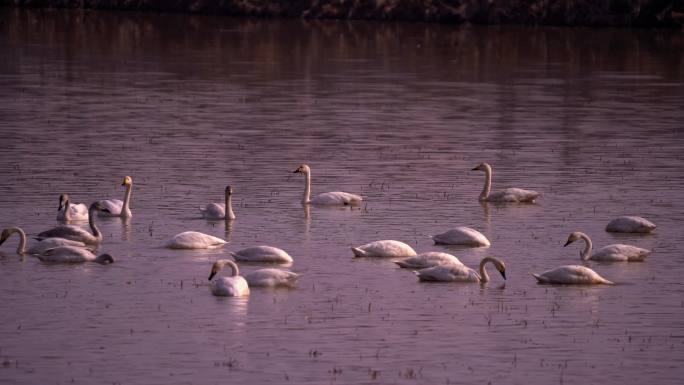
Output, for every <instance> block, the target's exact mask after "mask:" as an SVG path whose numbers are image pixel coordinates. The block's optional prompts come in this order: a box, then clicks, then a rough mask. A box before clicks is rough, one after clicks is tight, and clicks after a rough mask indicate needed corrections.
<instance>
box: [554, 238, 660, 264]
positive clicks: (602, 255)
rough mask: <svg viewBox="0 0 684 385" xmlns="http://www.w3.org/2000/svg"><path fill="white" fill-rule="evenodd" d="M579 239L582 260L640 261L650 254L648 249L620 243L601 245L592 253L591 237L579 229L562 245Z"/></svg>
mask: <svg viewBox="0 0 684 385" xmlns="http://www.w3.org/2000/svg"><path fill="white" fill-rule="evenodd" d="M580 239H581V240H583V241H584V243H585V247H584V250H582V251H581V252H580V258H582V260H583V261H586V260H589V259H591V260H592V261H604V262H641V261H643V260H644V258H646V257H647V256H648V255H649V254H651V251H650V250H646V249H642V248H641V247H636V246H630V245H622V244H614V245H608V246H603V247H602V248H600V249H598V250H596V252H594V253H593V254H592V253H591V248H592V243H591V238H589V236H588V235H587V234H585V233H583V232H581V231H575V232H573V233H571V234H570V236H569V237H568V241H567V242H565V245H563V247H565V246H567V245H569V244H571V243H573V242H575V241H577V240H580Z"/></svg>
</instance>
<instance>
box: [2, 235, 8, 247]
mask: <svg viewBox="0 0 684 385" xmlns="http://www.w3.org/2000/svg"><path fill="white" fill-rule="evenodd" d="M6 240H7V237H6V236H5V234H2V237H0V245H2V244H3V243H5V241H6Z"/></svg>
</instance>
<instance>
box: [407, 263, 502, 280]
mask: <svg viewBox="0 0 684 385" xmlns="http://www.w3.org/2000/svg"><path fill="white" fill-rule="evenodd" d="M488 263H491V264H493V265H494V267H496V270H497V271H498V272H499V273H500V274H501V276H502V277H503V279H506V265H504V263H503V262H502V261H501V260H500V259H498V258H496V257H484V258H482V261H481V262H480V266H479V272H477V271H475V270H473V269H471V268H469V267H468V266H466V265H463V264H456V263H450V264H444V265H437V266H434V267H429V268H427V269H422V270H418V271H416V272H415V273H416V275H417V276H418V279H419V280H421V281H428V282H475V283H486V282H489V281H490V278H489V275H488V274H487V270H485V265H486V264H488Z"/></svg>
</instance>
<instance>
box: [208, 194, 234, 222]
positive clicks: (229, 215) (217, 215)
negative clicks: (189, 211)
mask: <svg viewBox="0 0 684 385" xmlns="http://www.w3.org/2000/svg"><path fill="white" fill-rule="evenodd" d="M232 195H233V188H232V187H231V186H226V195H225V203H209V204H207V205H206V206H205V207H200V212H201V213H202V218H204V219H209V220H217V219H231V220H232V219H235V213H234V212H233V205H232V199H231V197H232ZM226 208H228V210H227V212H226Z"/></svg>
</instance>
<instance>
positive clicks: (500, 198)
mask: <svg viewBox="0 0 684 385" xmlns="http://www.w3.org/2000/svg"><path fill="white" fill-rule="evenodd" d="M475 170H479V171H484V173H485V184H484V188H483V189H482V192H481V193H480V201H487V202H526V203H531V202H534V200H535V199H537V197H538V196H539V195H540V194H539V193H538V192H536V191H532V190H523V189H520V188H514V187H513V188H507V189H505V190H501V191H496V192H493V193H490V192H491V190H492V166H490V165H489V164H487V163H480V164H479V165H477V166H476V167H475V168H473V171H475Z"/></svg>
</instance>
